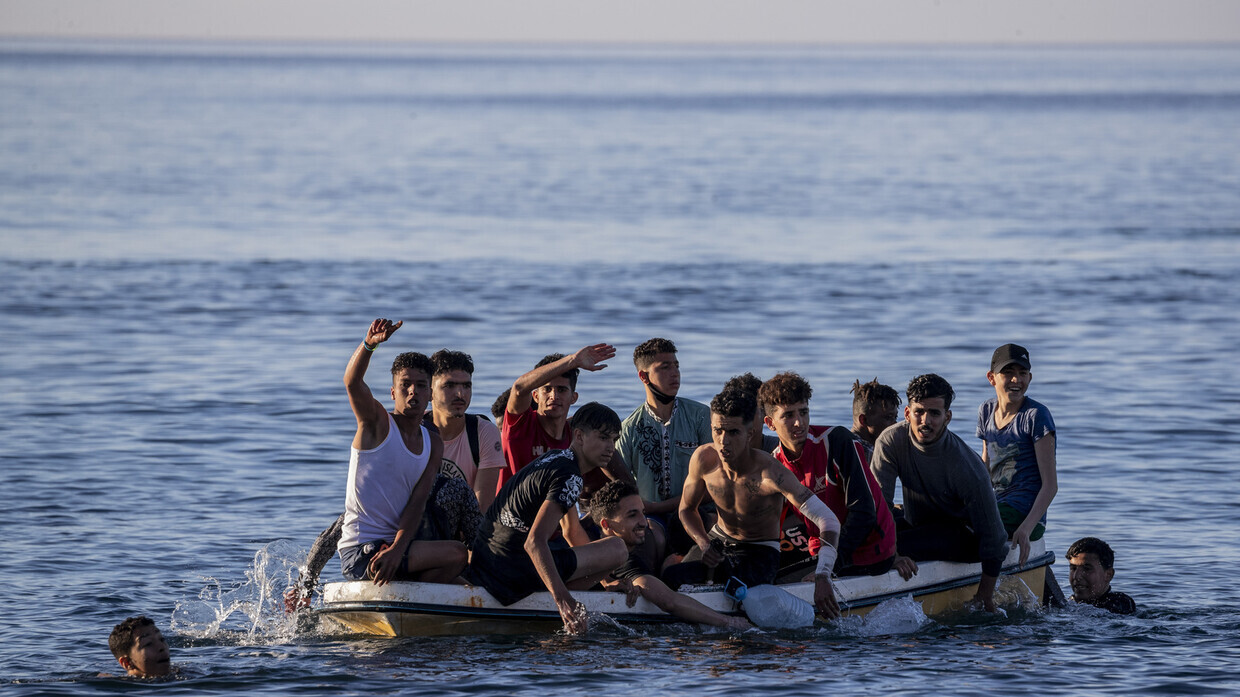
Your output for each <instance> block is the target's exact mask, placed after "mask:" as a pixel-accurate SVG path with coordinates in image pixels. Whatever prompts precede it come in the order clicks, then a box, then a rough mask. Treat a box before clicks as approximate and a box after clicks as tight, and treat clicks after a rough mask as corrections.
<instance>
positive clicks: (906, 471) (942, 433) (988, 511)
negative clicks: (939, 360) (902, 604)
mask: <svg viewBox="0 0 1240 697" xmlns="http://www.w3.org/2000/svg"><path fill="white" fill-rule="evenodd" d="M905 396H906V397H907V404H906V405H905V407H904V418H905V420H904V421H903V422H901V423H898V424H895V425H893V426H891V427H889V428H888V429H887V430H885V431H883V433H882V435H880V436H879V437H878V441H877V442H876V443H875V444H874V461H873V462H872V463H871V464H870V468H871V469H872V470H873V472H874V478H875V479H876V480H877V481H878V484H879V486H880V487H881V488H882V491H883V498H884V499H885V500H886V502H887V506H888V508H889V509H890V510H892V511H895V510H896V509H895V507H894V498H895V489H896V480H897V479H899V480H900V483H901V485H902V486H903V495H904V509H903V520H900V519H899V518H898V519H897V520H896V525H897V531H896V554H897V555H905V556H907V557H909V558H911V559H913V560H914V561H930V560H933V559H943V560H947V561H956V562H966V563H976V562H979V561H980V562H981V563H982V578H981V581H980V582H979V583H978V587H977V595H976V596H975V598H974V600H975V601H977V602H980V603H981V605H982V607H984V608H985V609H986V611H988V612H994V611H995V600H994V593H995V585H996V584H997V583H998V580H999V572H1000V571H1001V570H1002V568H1003V560H1004V559H1005V558H1006V557H1007V551H1008V538H1007V532H1006V531H1005V530H1004V529H1003V521H1002V520H1001V519H1000V517H999V508H998V505H997V504H996V503H995V492H994V490H993V489H992V488H991V486H990V472H989V471H988V470H987V469H986V465H984V464H983V463H982V459H981V458H980V457H978V455H977V453H975V452H973V450H972V449H971V448H969V446H968V445H966V444H965V442H964V441H963V440H962V439H961V438H960V436H957V435H956V434H954V433H952V432H951V431H949V430H948V429H947V424H949V423H950V422H951V419H952V412H951V404H952V399H953V398H954V397H955V396H956V393H955V391H954V390H953V389H952V386H951V384H950V383H948V382H947V381H946V380H944V379H943V378H941V377H939V376H938V375H935V374H933V373H930V374H926V375H919V376H917V377H915V378H913V379H912V380H911V381H910V382H909V384H908V390H907V391H906V393H905ZM893 515H894V513H893ZM913 571H914V572H915V571H916V567H914V569H913Z"/></svg>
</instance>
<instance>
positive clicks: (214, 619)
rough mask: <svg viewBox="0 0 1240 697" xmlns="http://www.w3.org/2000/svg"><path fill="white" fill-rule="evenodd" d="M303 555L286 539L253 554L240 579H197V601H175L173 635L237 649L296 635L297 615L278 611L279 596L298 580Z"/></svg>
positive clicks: (280, 606)
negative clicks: (218, 642) (201, 584)
mask: <svg viewBox="0 0 1240 697" xmlns="http://www.w3.org/2000/svg"><path fill="white" fill-rule="evenodd" d="M304 559H305V551H304V550H301V549H299V548H297V547H296V545H294V544H293V543H291V542H288V541H286V540H277V541H275V542H270V543H268V544H266V545H264V546H263V547H262V548H260V549H259V550H258V551H257V552H255V554H254V562H253V564H251V565H250V567H249V568H248V569H246V570H245V580H244V581H240V582H233V583H228V584H226V583H224V582H221V581H220V580H219V579H216V578H213V577H210V576H203V577H201V578H202V579H203V580H204V581H206V585H205V586H204V587H203V588H202V590H201V591H199V592H198V597H197V598H196V599H191V600H181V601H178V602H177V604H176V609H174V610H173V612H172V624H171V627H172V629H173V631H175V632H177V633H178V634H182V635H186V636H191V637H195V638H198V639H214V640H227V641H229V642H230V643H236V644H238V645H253V644H267V643H273V642H275V643H278V642H282V641H287V640H290V639H292V637H293V636H294V635H295V634H296V633H297V628H298V621H297V616H296V615H292V614H287V613H285V611H284V591H285V589H287V588H288V587H290V586H291V585H292V584H293V582H294V580H295V579H296V578H297V577H298V576H299V575H300V572H301V569H300V567H299V564H300V562H301V561H302V560H304Z"/></svg>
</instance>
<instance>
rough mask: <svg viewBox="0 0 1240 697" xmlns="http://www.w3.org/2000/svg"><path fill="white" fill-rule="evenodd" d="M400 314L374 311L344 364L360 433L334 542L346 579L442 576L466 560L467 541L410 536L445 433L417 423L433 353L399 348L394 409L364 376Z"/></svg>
mask: <svg viewBox="0 0 1240 697" xmlns="http://www.w3.org/2000/svg"><path fill="white" fill-rule="evenodd" d="M401 324H403V322H392V321H391V320H387V319H376V320H375V321H374V322H372V323H371V324H370V329H369V330H367V332H366V338H365V339H364V340H363V341H362V343H361V344H360V345H359V346H358V347H357V348H356V349H355V350H354V351H353V357H352V358H351V359H350V360H349V365H348V367H346V368H345V372H344V385H345V389H346V391H347V392H348V394H349V405H350V406H352V407H353V415H354V416H355V417H356V418H357V433H356V434H354V436H353V446H352V448H351V450H350V452H351V455H350V457H349V481H348V487H347V490H346V493H345V506H344V525H343V531H342V534H341V537H340V542H339V543H338V544H337V551H338V552H339V553H340V570H341V573H343V574H344V576H345V577H346V578H348V579H350V580H354V581H360V580H362V579H365V578H372V579H374V582H375V584H376V585H383V584H385V583H387V582H388V581H392V580H394V579H398V578H408V579H413V580H419V581H431V582H437V583H447V582H450V581H452V580H454V579H455V578H456V577H457V574H459V573H460V572H461V570H462V569H463V568H464V567H465V560H466V552H465V545H463V544H461V543H460V542H456V541H449V540H433V541H429V540H416V541H415V540H414V539H413V538H414V535H415V533H417V530H418V526H419V525H420V524H421V522H422V510H423V508H424V507H425V506H426V499H427V497H428V496H429V495H430V493H431V487H432V486H433V484H434V482H435V476H436V474H437V473H438V472H439V466H440V460H441V459H442V456H443V441H441V440H440V439H439V436H437V435H435V434H433V433H431V432H430V431H428V430H427V428H426V427H425V426H424V425H423V424H422V414H423V412H424V411H425V410H426V402H427V401H428V400H429V399H430V393H431V373H432V372H433V369H432V367H431V361H430V359H429V358H427V357H426V356H424V355H422V354H420V353H412V352H410V353H402V354H400V355H399V356H397V357H396V360H395V361H393V363H392V391H391V392H392V399H393V401H394V402H395V403H396V405H395V408H394V409H393V410H392V412H391V413H388V411H387V409H385V408H384V406H383V404H382V403H380V402H379V400H377V399H375V397H374V395H373V394H372V393H371V391H370V387H369V386H367V385H366V382H365V380H364V379H363V378H364V377H365V375H366V368H368V367H369V366H370V357H371V355H372V354H373V353H374V350H375V349H376V348H378V347H379V344H382V343H383V342H385V341H387V340H388V339H389V338H391V336H392V334H393V333H395V332H396V330H397V329H400V327H401Z"/></svg>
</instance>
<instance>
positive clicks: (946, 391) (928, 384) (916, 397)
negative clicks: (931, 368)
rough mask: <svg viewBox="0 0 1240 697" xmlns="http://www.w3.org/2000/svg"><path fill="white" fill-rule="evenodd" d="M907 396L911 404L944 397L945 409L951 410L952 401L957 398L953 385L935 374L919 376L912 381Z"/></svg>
mask: <svg viewBox="0 0 1240 697" xmlns="http://www.w3.org/2000/svg"><path fill="white" fill-rule="evenodd" d="M906 394H907V396H908V403H909V404H912V403H913V402H924V401H926V400H927V399H934V398H935V397H942V398H943V408H944V409H951V408H952V400H953V399H955V398H956V391H955V390H953V389H952V386H951V383H949V382H948V381H946V380H944V379H943V378H941V377H939V376H938V375H935V374H934V373H926V374H925V375H918V376H917V377H915V378H913V379H912V380H910V381H909V383H908V391H907V393H906Z"/></svg>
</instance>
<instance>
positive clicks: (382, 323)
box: [366, 318, 404, 346]
mask: <svg viewBox="0 0 1240 697" xmlns="http://www.w3.org/2000/svg"><path fill="white" fill-rule="evenodd" d="M402 324H404V321H403V320H401V321H397V322H393V321H392V320H390V319H383V318H379V319H377V320H375V321H373V322H371V323H370V329H368V330H366V345H367V346H377V345H379V344H382V343H383V342H385V341H387V340H388V339H389V338H391V336H392V335H393V334H395V333H396V330H397V329H400V325H402Z"/></svg>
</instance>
